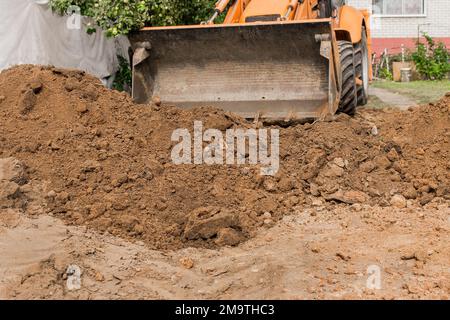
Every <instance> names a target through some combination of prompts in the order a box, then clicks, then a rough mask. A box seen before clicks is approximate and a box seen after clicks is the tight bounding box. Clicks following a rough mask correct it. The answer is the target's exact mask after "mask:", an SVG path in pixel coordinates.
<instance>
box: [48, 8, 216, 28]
mask: <svg viewBox="0 0 450 320" xmlns="http://www.w3.org/2000/svg"><path fill="white" fill-rule="evenodd" d="M215 2H216V1H215V0H50V6H51V8H52V9H53V10H54V11H56V12H58V13H59V14H65V13H66V12H67V10H68V8H69V7H70V6H72V5H76V6H78V7H80V9H81V14H82V15H84V16H88V17H92V18H93V19H94V21H95V22H96V23H97V24H98V25H99V26H100V27H101V28H102V29H104V30H105V31H106V34H107V35H108V36H112V37H114V36H118V35H121V34H128V33H130V32H131V31H132V30H136V29H139V28H142V27H143V26H144V25H153V26H163V25H178V24H197V23H200V22H201V21H203V20H205V19H207V18H208V17H209V16H210V15H211V14H212V9H213V7H214V3H215ZM92 30H93V29H92V28H88V31H91V32H92Z"/></svg>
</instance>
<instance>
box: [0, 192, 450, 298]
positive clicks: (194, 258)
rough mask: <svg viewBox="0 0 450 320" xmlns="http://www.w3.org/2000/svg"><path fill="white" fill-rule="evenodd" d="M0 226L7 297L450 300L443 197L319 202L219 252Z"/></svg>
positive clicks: (33, 222) (43, 227)
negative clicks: (405, 203) (75, 281)
mask: <svg viewBox="0 0 450 320" xmlns="http://www.w3.org/2000/svg"><path fill="white" fill-rule="evenodd" d="M0 225H1V226H2V227H1V228H0V256H1V257H2V259H1V260H0V298H2V299H19V298H20V299H423V298H430V299H448V298H449V297H450V263H449V262H450V261H449V257H450V247H449V245H448V244H449V242H450V233H449V231H450V209H449V205H448V203H443V202H439V201H436V202H432V203H429V204H428V205H427V206H426V207H424V208H423V209H421V208H419V209H418V208H405V209H393V208H381V207H369V206H359V205H354V206H337V207H335V208H333V209H332V210H326V209H325V207H323V206H321V205H320V204H319V205H318V206H314V207H311V208H308V209H304V210H303V211H298V212H293V213H292V215H289V216H285V217H284V218H283V220H282V221H280V222H278V223H277V224H276V225H275V226H274V227H272V228H268V229H266V228H264V229H261V231H260V233H259V235H258V236H257V237H255V238H253V239H251V240H249V241H248V242H246V243H244V244H242V245H240V246H239V247H224V248H221V249H218V250H209V249H199V248H186V249H182V250H177V251H168V252H162V251H152V250H149V249H147V247H146V246H145V245H144V244H143V243H140V242H136V243H131V242H127V241H125V240H123V239H120V238H117V237H114V236H109V235H100V234H98V233H96V232H93V231H89V230H87V229H86V228H85V227H74V226H69V227H68V226H66V225H64V223H62V221H61V220H59V219H56V218H54V217H51V216H48V215H41V216H39V217H37V218H30V217H27V216H25V215H23V214H19V213H17V212H14V211H11V210H10V211H8V214H4V213H3V214H2V215H1V220H0ZM70 265H76V266H78V267H79V268H80V271H81V277H80V279H81V287H80V289H78V290H69V288H73V287H71V286H70V283H68V282H70V281H71V279H72V278H71V275H70V274H69V275H67V268H68V266H70ZM378 271H379V274H378ZM378 276H379V278H378ZM68 284H69V285H68Z"/></svg>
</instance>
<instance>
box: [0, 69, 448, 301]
mask: <svg viewBox="0 0 450 320" xmlns="http://www.w3.org/2000/svg"><path fill="white" fill-rule="evenodd" d="M194 121H202V122H203V124H204V126H205V127H207V128H215V129H219V130H221V131H224V130H226V129H230V128H255V125H256V126H261V124H254V123H250V122H247V121H245V120H243V119H240V118H238V117H236V116H234V115H232V114H227V113H223V112H221V111H218V110H215V109H211V108H201V109H194V110H189V111H187V110H180V109H177V108H175V107H161V106H159V105H155V104H153V105H135V104H133V103H132V102H131V100H130V99H129V98H128V97H127V96H126V95H123V94H121V93H118V92H111V91H108V90H107V89H105V88H103V87H102V86H101V84H100V83H98V82H97V80H95V79H93V78H91V77H89V76H87V75H85V74H84V73H82V72H79V71H72V70H61V69H55V68H49V67H42V68H41V67H32V66H22V67H18V68H13V69H10V70H7V71H5V72H2V73H1V74H0V124H1V126H0V143H1V144H0V187H1V188H0V256H1V259H0V297H1V298H8V299H11V298H65V299H71V298H77V299H99V298H108V299H119V298H125V299H129V298H149V299H155V298H157V299H159V298H162V299H172V298H189V299H192V298H193V299H195V298H218V299H225V298H232V299H238V298H249V299H250V298H254V299H263V298H287V299H304V298H312V299H323V298H332V299H334V298H336V299H340V298H346V299H350V298H384V299H394V298H433V299H448V298H449V295H450V259H449V257H450V246H449V245H448V243H449V240H450V239H449V237H450V233H449V230H450V209H449V208H450V167H449V163H450V161H449V159H450V95H447V96H446V97H444V98H443V99H442V100H441V101H440V102H437V103H434V104H430V105H425V106H421V107H416V108H413V109H409V110H406V111H398V110H389V109H388V110H365V109H361V110H360V111H359V112H358V114H357V115H356V116H355V117H354V118H350V117H348V116H345V115H339V116H336V117H335V118H334V119H330V120H327V121H321V122H316V123H314V124H311V123H308V124H304V125H301V124H298V125H294V126H290V127H287V128H282V127H271V128H272V129H278V130H280V170H279V172H278V173H277V174H276V175H275V176H273V177H264V176H261V175H260V174H259V172H260V171H259V168H258V167H257V166H250V165H244V166H238V165H214V166H208V165H175V164H174V163H173V162H172V161H171V157H170V154H171V149H172V148H173V145H174V144H173V143H172V142H171V141H170V137H171V133H172V132H173V131H174V130H175V129H177V128H188V129H189V128H192V124H193V122H194ZM193 230H195V232H194V231H193ZM78 273H79V274H78Z"/></svg>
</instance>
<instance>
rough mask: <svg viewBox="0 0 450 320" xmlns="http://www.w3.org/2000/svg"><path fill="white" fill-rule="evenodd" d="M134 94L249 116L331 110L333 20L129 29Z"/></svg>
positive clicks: (334, 95) (334, 98) (335, 95)
mask: <svg viewBox="0 0 450 320" xmlns="http://www.w3.org/2000/svg"><path fill="white" fill-rule="evenodd" d="M131 42H132V46H133V49H134V57H133V97H134V99H135V100H136V101H137V102H139V103H146V102H148V101H150V100H151V99H152V98H154V97H158V98H159V99H161V101H162V103H163V104H167V105H176V106H179V107H200V106H214V107H219V108H222V109H224V110H227V111H231V112H234V113H237V114H239V115H241V116H243V117H245V118H265V119H267V118H268V119H277V120H278V119H285V120H291V119H303V118H321V117H324V116H325V115H327V114H333V113H334V112H335V111H336V109H337V107H338V101H339V89H338V88H340V86H339V85H338V81H339V79H338V77H337V76H336V74H338V72H336V70H339V67H338V66H337V65H336V63H337V62H336V60H339V59H336V54H335V52H336V49H335V48H336V43H335V41H334V35H333V30H332V27H331V23H330V21H329V20H326V19H323V20H312V21H304V22H270V23H248V24H231V25H207V26H203V25H202V26H182V27H161V28H160V27H157V28H145V29H142V30H141V31H139V32H137V33H135V34H133V35H132V36H131Z"/></svg>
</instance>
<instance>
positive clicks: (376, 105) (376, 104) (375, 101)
mask: <svg viewBox="0 0 450 320" xmlns="http://www.w3.org/2000/svg"><path fill="white" fill-rule="evenodd" d="M387 107H389V105H388V104H386V103H384V102H383V101H381V99H380V98H378V97H377V96H369V101H367V104H366V105H365V106H364V108H371V109H383V108H387Z"/></svg>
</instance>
